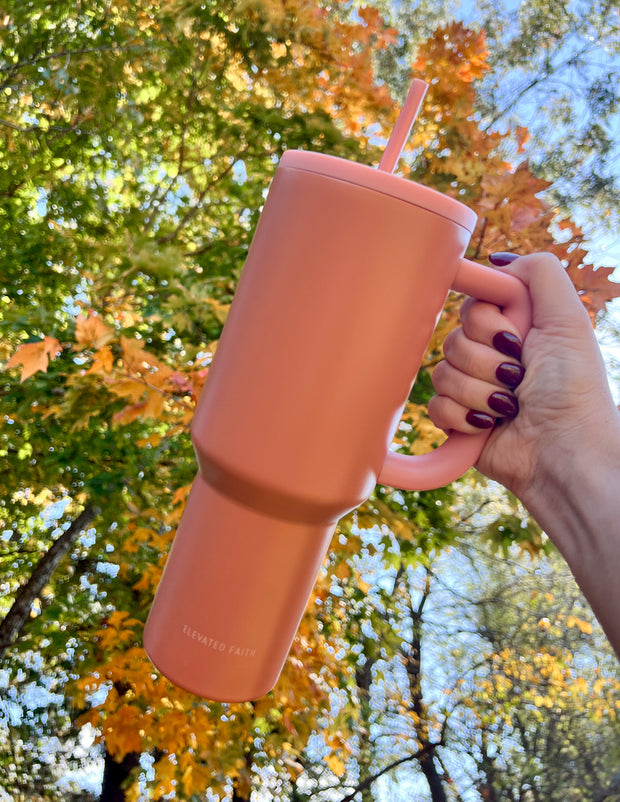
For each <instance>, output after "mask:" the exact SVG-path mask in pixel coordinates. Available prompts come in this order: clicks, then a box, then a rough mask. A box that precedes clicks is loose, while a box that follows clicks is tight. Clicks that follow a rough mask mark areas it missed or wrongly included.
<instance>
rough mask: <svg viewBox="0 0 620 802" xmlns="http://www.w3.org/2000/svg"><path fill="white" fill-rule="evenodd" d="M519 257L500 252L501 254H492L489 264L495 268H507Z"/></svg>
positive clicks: (514, 254)
mask: <svg viewBox="0 0 620 802" xmlns="http://www.w3.org/2000/svg"><path fill="white" fill-rule="evenodd" d="M518 258H519V255H518V254H516V253H508V252H506V251H500V253H492V254H491V255H490V256H489V262H491V264H492V265H495V267H505V266H506V265H509V264H511V262H514V260H515V259H518Z"/></svg>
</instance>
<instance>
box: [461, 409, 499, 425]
mask: <svg viewBox="0 0 620 802" xmlns="http://www.w3.org/2000/svg"><path fill="white" fill-rule="evenodd" d="M465 420H466V421H467V423H469V425H470V426H475V427H476V428H477V429H490V428H491V427H492V426H493V425H494V424H495V418H494V417H493V416H492V415H487V413H486V412H478V411H477V410H475V409H470V410H469V412H468V413H467V415H465Z"/></svg>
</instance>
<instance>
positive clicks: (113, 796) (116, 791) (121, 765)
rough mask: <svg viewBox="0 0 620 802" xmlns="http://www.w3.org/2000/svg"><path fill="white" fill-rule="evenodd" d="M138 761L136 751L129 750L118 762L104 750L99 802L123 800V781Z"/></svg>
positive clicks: (119, 801)
mask: <svg viewBox="0 0 620 802" xmlns="http://www.w3.org/2000/svg"><path fill="white" fill-rule="evenodd" d="M139 763H140V755H139V754H138V752H129V754H128V755H125V757H124V758H123V759H122V760H121V761H120V762H118V761H117V760H114V758H113V757H112V755H111V754H109V752H107V751H106V753H105V758H104V764H103V782H102V784H101V796H100V797H99V802H125V783H126V782H127V780H128V779H129V775H130V774H131V771H132V770H133V769H135V768H136V767H137V766H138V765H139Z"/></svg>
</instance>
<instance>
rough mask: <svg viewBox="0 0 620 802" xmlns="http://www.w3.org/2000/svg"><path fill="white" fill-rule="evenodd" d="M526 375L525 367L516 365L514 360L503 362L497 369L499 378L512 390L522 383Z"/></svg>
mask: <svg viewBox="0 0 620 802" xmlns="http://www.w3.org/2000/svg"><path fill="white" fill-rule="evenodd" d="M524 376H525V368H524V367H522V366H521V365H515V363H514V362H502V364H501V365H498V367H497V370H496V371H495V377H496V378H497V380H498V381H500V382H501V383H502V384H505V385H506V387H510V389H511V390H514V389H515V387H518V386H519V385H520V384H521V382H522V381H523V377H524Z"/></svg>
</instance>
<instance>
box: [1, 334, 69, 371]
mask: <svg viewBox="0 0 620 802" xmlns="http://www.w3.org/2000/svg"><path fill="white" fill-rule="evenodd" d="M61 351H62V346H61V345H60V343H59V342H58V340H57V339H56V338H55V337H44V338H43V339H42V340H39V342H35V343H24V345H20V346H19V348H18V349H17V351H15V353H14V354H13V356H12V357H11V358H10V359H9V361H8V362H7V363H6V365H5V367H6V368H14V367H17V365H21V366H22V373H21V378H20V382H23V381H25V380H26V379H28V378H29V377H30V376H33V375H34V374H35V373H37V372H38V371H40V370H41V371H43V372H45V371H46V370H47V366H48V364H49V360H50V359H54V358H55V357H57V356H58V354H59V353H60V352H61Z"/></svg>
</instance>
